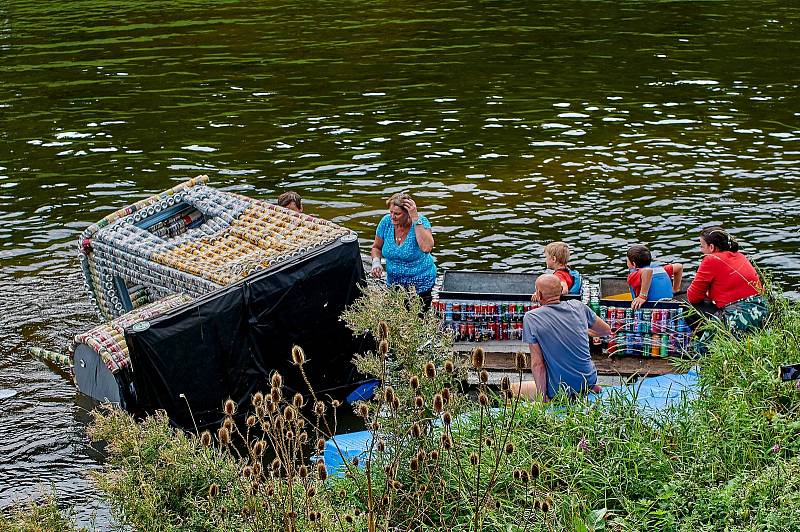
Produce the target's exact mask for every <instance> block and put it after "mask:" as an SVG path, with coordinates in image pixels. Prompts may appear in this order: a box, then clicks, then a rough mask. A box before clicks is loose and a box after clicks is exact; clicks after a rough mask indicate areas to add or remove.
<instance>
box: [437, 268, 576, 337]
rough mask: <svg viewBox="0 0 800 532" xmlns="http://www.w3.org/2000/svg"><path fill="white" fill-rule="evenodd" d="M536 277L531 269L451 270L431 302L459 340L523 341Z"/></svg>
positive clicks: (446, 272)
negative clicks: (531, 272) (523, 331)
mask: <svg viewBox="0 0 800 532" xmlns="http://www.w3.org/2000/svg"><path fill="white" fill-rule="evenodd" d="M535 281H536V274H529V273H505V272H487V271H457V270H448V271H445V272H444V273H443V274H442V282H441V288H440V289H439V291H438V296H437V299H436V300H435V301H433V303H432V305H431V306H432V308H433V310H434V312H435V313H436V315H437V316H438V317H439V318H440V319H441V320H442V327H443V328H444V329H445V330H449V331H451V332H452V333H453V335H454V338H455V341H456V342H488V341H501V342H502V341H508V342H520V341H521V340H522V318H523V317H524V316H525V313H526V312H528V311H529V310H532V309H533V308H535V307H536V306H537V305H536V304H535V303H533V302H531V294H532V293H533V289H534V282H535ZM579 297H581V296H580V295H575V296H566V298H567V299H577V298H579Z"/></svg>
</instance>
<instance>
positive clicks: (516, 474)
mask: <svg viewBox="0 0 800 532" xmlns="http://www.w3.org/2000/svg"><path fill="white" fill-rule="evenodd" d="M521 478H522V471H521V470H519V469H515V470H514V480H520V479H521Z"/></svg>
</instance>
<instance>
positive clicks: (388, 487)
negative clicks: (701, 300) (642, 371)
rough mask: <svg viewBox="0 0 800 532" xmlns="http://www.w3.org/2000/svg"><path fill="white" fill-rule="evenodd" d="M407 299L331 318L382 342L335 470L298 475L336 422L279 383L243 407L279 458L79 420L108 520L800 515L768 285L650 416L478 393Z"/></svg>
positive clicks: (185, 523) (180, 526)
mask: <svg viewBox="0 0 800 532" xmlns="http://www.w3.org/2000/svg"><path fill="white" fill-rule="evenodd" d="M406 297H408V296H407V295H404V294H402V293H398V292H392V291H385V290H377V291H372V292H370V293H369V294H368V295H367V296H366V297H365V298H364V299H363V300H362V301H361V302H360V303H359V304H358V305H357V306H355V307H353V308H352V309H351V310H350V312H349V313H347V314H346V316H345V319H346V321H347V322H348V324H349V325H350V326H351V327H352V328H353V329H354V330H356V331H358V332H363V331H365V330H368V331H371V332H373V334H375V336H376V337H377V338H378V339H380V340H382V341H381V342H379V348H378V349H377V351H376V352H370V353H364V354H362V355H361V356H359V357H357V364H358V366H359V368H360V369H361V370H362V371H363V372H365V373H368V374H373V375H379V376H381V377H383V378H385V379H386V381H387V382H388V383H391V385H392V387H391V390H388V389H387V387H386V386H384V387H383V388H381V389H380V390H379V393H378V394H376V398H375V399H374V400H373V401H369V402H367V403H364V404H362V405H360V406H358V407H357V411H358V412H360V414H361V415H362V417H364V419H365V423H366V426H368V427H371V429H372V430H373V431H374V432H375V438H374V441H375V444H374V445H373V447H372V449H371V450H370V453H369V455H368V456H367V457H365V458H362V460H361V463H360V465H361V466H362V467H356V465H352V464H351V465H350V466H349V467H348V471H347V474H346V475H345V476H344V477H342V478H337V479H331V478H328V479H327V480H325V479H324V478H322V479H321V478H320V475H319V473H318V472H317V471H316V469H315V468H313V467H312V468H311V471H310V473H303V472H302V467H303V466H304V465H306V464H307V459H306V458H304V455H303V453H302V452H300V451H301V448H302V447H305V448H306V452H307V451H308V449H309V448H310V447H314V445H315V441H316V439H317V438H318V437H320V436H326V435H329V434H330V433H331V432H333V428H332V427H329V426H326V425H325V423H324V422H323V421H322V419H323V418H320V417H316V418H314V417H313V416H311V417H310V418H309V417H306V418H305V419H303V420H302V423H300V419H298V418H297V417H295V416H296V414H295V415H288V416H287V415H286V414H285V413H286V407H287V406H290V405H291V403H292V401H293V400H290V399H288V398H283V397H282V396H281V398H280V400H279V401H278V404H277V405H276V408H275V409H273V410H274V412H273V413H270V412H272V410H271V409H270V408H271V407H270V408H268V407H269V404H270V401H269V400H268V399H266V396H269V395H270V394H277V391H275V390H270V393H265V397H264V399H263V403H262V402H261V399H259V400H258V401H257V400H255V399H254V402H253V404H254V407H255V408H254V412H255V414H254V416H253V418H252V420H251V422H252V423H253V425H258V426H261V427H262V428H263V429H264V431H265V434H266V436H265V437H264V440H263V441H265V442H269V445H270V446H271V449H272V450H273V451H274V452H275V453H276V454H277V455H278V456H279V457H282V465H281V466H280V467H279V468H278V469H274V462H272V463H267V462H265V461H264V460H265V459H262V458H261V457H260V455H257V454H254V453H253V452H252V449H253V444H254V443H253V442H254V441H255V439H254V437H252V434H251V433H250V432H248V431H244V429H242V430H243V431H244V432H243V433H244V434H245V437H244V440H245V441H246V443H243V445H244V447H242V446H240V447H239V448H236V447H234V446H230V445H225V444H224V442H223V443H219V442H218V441H217V443H216V444H213V445H210V446H209V445H204V444H203V443H202V442H201V438H200V437H198V436H197V435H186V434H184V433H181V432H176V431H174V430H173V429H172V428H170V426H169V423H168V420H167V419H166V418H165V417H164V416H154V417H151V418H149V419H147V420H145V421H144V422H141V423H138V422H136V421H134V420H133V419H132V418H131V417H130V416H129V415H127V414H125V413H123V412H119V411H107V412H101V413H98V414H97V416H96V420H95V422H94V425H93V428H92V430H91V436H92V438H93V439H95V440H105V441H107V442H108V453H109V459H108V464H107V466H106V468H105V469H104V470H103V471H102V472H101V473H99V474H97V477H96V478H97V482H98V485H99V487H100V488H101V490H102V491H103V492H104V493H105V494H106V497H107V498H108V500H109V502H110V505H111V507H112V511H113V513H114V515H115V517H116V518H117V520H118V522H119V523H120V524H121V525H123V526H125V527H128V528H131V529H135V530H265V529H291V530H385V529H386V528H387V527H391V529H393V530H394V529H397V530H444V529H446V530H476V529H478V530H497V531H523V530H540V531H556V530H559V531H560V530H579V531H591V530H614V531H623V530H631V531H633V530H663V531H673V530H674V531H679V530H680V531H683V530H689V531H712V530H720V531H722V530H725V531H729V530H730V531H762V530H775V531H778V530H781V531H782V530H800V489H799V488H800V389H798V388H797V387H796V386H795V385H794V384H793V383H783V382H780V380H779V379H778V377H777V373H778V367H779V365H780V364H782V363H788V362H797V361H800V308H798V306H797V305H796V304H791V303H789V302H787V301H785V300H781V299H778V300H775V301H773V302H772V306H773V309H774V312H773V315H772V317H771V318H770V322H769V324H768V327H767V328H766V329H765V330H764V331H760V332H758V333H756V334H752V335H749V336H745V337H734V336H731V335H730V334H728V333H726V332H725V331H722V330H720V331H717V333H716V334H715V336H714V340H713V343H712V344H711V345H710V349H709V352H708V354H706V355H705V356H704V357H703V358H702V359H701V360H700V361H699V365H700V390H699V394H698V397H697V398H696V400H694V401H693V402H691V403H687V402H683V403H680V404H678V405H677V406H675V407H674V408H673V409H672V410H671V411H670V412H669V413H668V414H667V415H664V416H661V417H659V418H657V419H654V418H652V417H646V416H642V414H641V412H640V411H639V410H638V409H637V407H636V405H635V402H634V401H633V400H631V399H630V398H629V397H626V396H621V395H613V396H612V397H611V398H610V399H609V400H608V401H606V402H604V403H602V404H592V405H590V404H588V403H585V402H581V401H578V402H576V403H569V402H567V401H565V400H563V399H557V400H556V402H555V403H554V404H550V405H543V404H541V403H518V402H516V401H513V400H510V399H509V398H507V397H506V396H505V395H504V394H503V393H500V394H498V393H495V392H492V391H491V390H488V389H486V387H481V388H480V390H479V394H484V395H485V397H483V399H484V403H485V404H484V405H483V406H482V405H481V404H477V403H476V402H475V401H473V400H469V399H468V398H467V396H466V394H464V393H463V391H462V390H461V389H460V387H459V386H458V384H457V382H458V379H459V378H460V376H459V374H458V371H457V370H456V371H454V372H452V373H451V372H450V371H448V368H449V365H448V364H449V361H448V358H449V357H450V349H451V339H450V338H449V337H446V336H437V334H438V333H437V332H436V325H435V323H433V322H431V321H430V320H429V319H423V320H420V319H419V318H418V311H419V309H418V308H417V307H416V306H415V305H414V304H412V305H408V304H405V302H404V298H406ZM387 315H388V316H391V319H390V320H389V321H388V322H384V325H385V326H384V325H381V321H382V320H381V319H380V318H381V316H387ZM381 331H382V332H381ZM431 340H433V341H431ZM287 356H288V354H287ZM273 384H274V383H273ZM273 388H275V386H273ZM445 388H447V389H448V390H449V392H450V397H449V401H444V402H442V398H441V396H442V394H443V393H445V392H444V389H445ZM278 395H280V394H278ZM437 395H438V398H437ZM276 397H277V395H276ZM437 401H438V403H437ZM256 405H260V408H259V407H258V406H256ZM498 406H499V407H500V408H499V410H492V407H498ZM335 407H336V405H335V404H331V403H330V402H327V403H326V408H327V409H328V410H329V411H330V409H332V408H335ZM339 408H341V407H339ZM281 412H284V413H283V414H282V413H281ZM443 412H447V414H448V415H450V416H451V417H452V418H453V421H452V422H451V423H450V424H449V425H448V424H447V423H446V422H445V421H444V419H445V418H446V417H447V416H445V414H444V413H443ZM378 413H380V415H378ZM276 420H277V422H276ZM229 423H232V421H230V422H229ZM237 431H238V428H235V426H234V427H233V428H232V432H233V433H237ZM287 431H288V432H287ZM303 433H306V436H301V435H302V434H303ZM240 434H241V433H240ZM443 438H444V440H447V438H452V440H448V441H452V444H445V443H443V441H444V440H443ZM207 439H209V440H210V439H211V437H210V435H209V436H208V437H207ZM219 439H220V438H219V437H218V438H217V440H219ZM379 440H383V441H385V442H386V443H385V449H384V448H383V445H382V444H378V443H377V442H378V441H379ZM287 441H288V442H289V443H290V444H291V445H288V444H287V443H286V442H287ZM292 442H295V443H292ZM206 443H208V441H206ZM287 445H288V446H287ZM242 448H243V449H244V452H243V455H240V454H239V452H240V450H241V449H242ZM365 464H366V467H363V466H364V465H365ZM256 466H257V469H256V470H255V471H256V473H254V470H253V467H256ZM248 467H249V468H250V469H249V472H248V469H247V468H248ZM304 475H305V476H304ZM289 479H291V480H289ZM213 486H216V488H213ZM215 489H216V491H214V490H215ZM55 510H56V511H57V508H56V509H55ZM43 511H45V510H42V509H41V508H40V507H33V508H31V509H30V510H29V512H30V513H31V514H35V513H36V512H43ZM47 511H48V512H49V513H47V515H45V516H43V517H42V518H41V519H40V521H42V522H44V521H45V520H46V519H58V518H59V516H58V515H56V514H54V513H52V511H53V506H52V505H51V506H50V507H49V510H47ZM316 512H319V513H318V514H317V513H316ZM25 519H26V517H25V512H22V513H19V512H18V513H15V514H12V515H11V516H8V515H7V516H6V517H4V518H3V520H2V521H0V524H2V525H0V526H5V527H6V528H5V529H9V530H17V529H19V530H33V529H31V528H24V527H22V525H20V528H14V527H13V524H9V523H14V522H19V523H22V522H23V521H24V520H25ZM15 520H16V521H15ZM34 521H36V520H34ZM67 523H68V521H67ZM9 527H10V528H9ZM66 529H67V530H69V528H66ZM0 530H4V529H3V528H0Z"/></svg>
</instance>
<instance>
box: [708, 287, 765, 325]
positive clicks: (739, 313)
mask: <svg viewBox="0 0 800 532" xmlns="http://www.w3.org/2000/svg"><path fill="white" fill-rule="evenodd" d="M718 315H719V317H720V318H722V321H724V322H725V324H726V325H727V326H728V328H729V329H731V330H732V331H738V332H750V331H754V330H758V329H761V328H762V327H763V326H764V322H765V321H766V320H767V317H768V316H769V307H768V306H767V302H766V300H764V297H763V296H761V295H755V296H750V297H747V298H745V299H740V300H739V301H735V302H733V303H731V304H729V305H726V306H724V307H723V308H722V309H720V311H719V313H718Z"/></svg>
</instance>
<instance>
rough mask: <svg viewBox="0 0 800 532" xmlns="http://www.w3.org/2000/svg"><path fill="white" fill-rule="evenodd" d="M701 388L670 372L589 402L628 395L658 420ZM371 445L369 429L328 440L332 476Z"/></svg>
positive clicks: (693, 375) (690, 377) (692, 378)
mask: <svg viewBox="0 0 800 532" xmlns="http://www.w3.org/2000/svg"><path fill="white" fill-rule="evenodd" d="M697 388H698V376H697V372H696V371H695V370H694V369H693V370H691V371H689V372H688V373H685V374H675V373H669V374H667V375H662V376H660V377H651V378H648V379H642V380H641V381H639V382H636V383H634V384H628V385H620V386H609V387H607V388H603V391H602V392H600V393H599V394H592V395H590V396H589V397H588V400H589V402H591V403H593V402H597V401H603V400H608V399H609V398H610V397H611V396H612V395H614V394H619V395H621V396H623V397H626V396H627V397H629V398H630V399H631V400H633V401H634V402H635V403H636V404H637V405H638V406H639V407H640V411H641V412H642V415H644V416H646V417H648V418H649V419H654V420H655V419H657V418H659V417H661V416H663V415H667V414H668V413H669V411H670V409H672V408H673V407H675V406H677V405H678V404H680V402H681V401H682V400H683V398H684V397H685V399H686V400H687V401H692V400H694V399H695V398H696V397H697ZM371 442H372V436H371V433H370V432H369V431H367V430H362V431H359V432H351V433H349V434H337V435H336V436H334V437H333V438H331V439H329V440H328V441H326V442H325V450H324V451H323V459H324V460H325V465H326V466H327V468H328V472H329V474H331V475H337V474H342V472H343V471H344V461H343V460H347V461H348V462H350V461H352V459H353V458H354V457H356V456H359V457H360V456H361V455H363V454H364V453H366V452H367V450H368V449H369V446H370V444H371ZM343 457H344V458H343ZM362 463H363V461H362Z"/></svg>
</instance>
